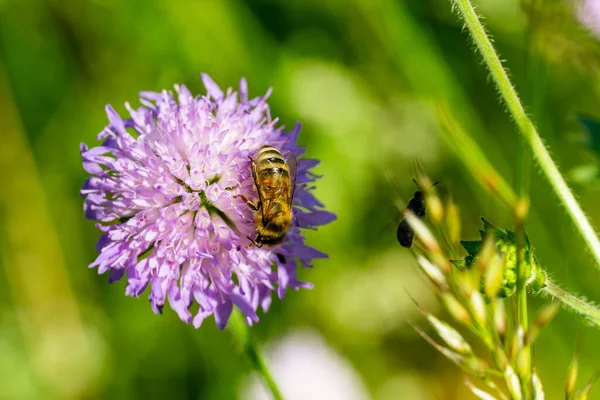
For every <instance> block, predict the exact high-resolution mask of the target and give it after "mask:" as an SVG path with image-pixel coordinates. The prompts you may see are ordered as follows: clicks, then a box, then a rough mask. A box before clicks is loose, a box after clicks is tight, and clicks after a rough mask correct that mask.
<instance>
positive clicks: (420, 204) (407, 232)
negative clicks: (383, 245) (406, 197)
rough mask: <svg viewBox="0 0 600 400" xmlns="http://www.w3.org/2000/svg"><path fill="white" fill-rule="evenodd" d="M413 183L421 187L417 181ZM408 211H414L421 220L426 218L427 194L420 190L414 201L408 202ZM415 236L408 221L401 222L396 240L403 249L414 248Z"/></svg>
mask: <svg viewBox="0 0 600 400" xmlns="http://www.w3.org/2000/svg"><path fill="white" fill-rule="evenodd" d="M413 182H415V184H416V185H417V186H419V184H418V183H417V181H415V180H414V179H413ZM438 183H439V182H436V183H434V184H433V185H431V187H434V186H435V185H437V184H438ZM406 209H407V210H410V211H412V212H413V213H414V214H415V215H416V216H417V217H419V218H420V219H424V218H425V194H424V193H423V191H422V190H420V189H419V190H417V191H416V192H415V194H414V196H413V197H412V199H410V201H409V202H408V206H406ZM414 236H415V233H414V232H413V230H412V228H411V227H410V225H409V224H408V221H406V220H405V219H403V220H402V221H400V224H399V225H398V230H397V231H396V238H398V242H399V243H400V245H401V246H402V247H406V248H410V246H412V244H413V240H414Z"/></svg>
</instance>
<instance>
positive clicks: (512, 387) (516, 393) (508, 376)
mask: <svg viewBox="0 0 600 400" xmlns="http://www.w3.org/2000/svg"><path fill="white" fill-rule="evenodd" d="M504 380H505V381H506V386H507V387H508V391H509V392H510V394H511V396H512V398H514V399H518V400H520V399H522V398H523V397H522V396H521V384H520V382H519V378H518V377H517V374H515V371H514V370H513V369H512V367H511V366H510V365H508V366H507V367H506V370H505V371H504Z"/></svg>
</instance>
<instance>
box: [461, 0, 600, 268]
mask: <svg viewBox="0 0 600 400" xmlns="http://www.w3.org/2000/svg"><path fill="white" fill-rule="evenodd" d="M452 1H453V2H454V4H455V5H456V6H457V8H458V10H459V12H460V15H461V16H462V18H463V19H464V21H465V24H466V26H467V28H468V29H469V32H470V33H471V36H472V37H473V40H474V42H475V44H476V45H477V48H478V49H479V52H480V53H481V55H482V57H483V60H484V61H485V63H486V65H487V67H488V69H489V71H490V74H491V76H492V79H493V80H494V82H495V84H496V87H497V88H498V91H499V92H500V95H501V97H502V99H503V100H504V103H505V104H506V106H507V108H508V111H509V113H510V114H511V116H512V118H513V119H514V121H515V123H516V125H517V127H518V128H519V133H520V134H521V135H522V137H523V139H524V140H525V142H527V144H528V145H529V147H530V148H531V151H532V153H533V156H534V157H535V159H536V161H537V162H538V164H539V166H540V169H541V170H542V172H543V174H544V175H545V176H546V178H547V179H548V181H549V182H550V185H551V186H552V189H553V190H554V192H555V193H556V195H557V196H558V198H559V200H560V202H561V203H562V205H563V207H564V208H565V210H566V212H567V214H568V215H569V217H570V218H571V219H572V221H573V224H574V225H575V227H576V228H577V230H578V231H579V233H580V234H581V236H582V237H583V239H584V241H585V243H586V245H587V247H588V248H589V250H590V251H591V253H592V256H593V257H594V260H595V262H596V268H597V269H598V270H599V271H600V240H598V236H597V235H596V232H595V231H594V229H593V228H592V225H591V224H590V222H589V221H588V219H587V217H586V216H585V214H584V212H583V210H582V209H581V207H580V206H579V203H578V202H577V200H576V199H575V196H574V195H573V193H572V192H571V190H570V189H569V187H568V186H567V183H566V182H565V180H564V178H563V177H562V175H561V173H560V171H559V170H558V167H557V166H556V164H555V163H554V161H553V160H552V157H551V156H550V153H549V152H548V150H547V149H546V147H545V146H544V143H543V142H542V139H541V138H540V135H539V134H538V132H537V129H536V127H535V126H534V124H533V123H532V122H531V120H530V119H529V117H528V116H527V114H526V113H525V110H524V109H523V105H522V104H521V100H520V99H519V96H518V95H517V92H516V90H515V88H514V87H513V85H512V82H511V81H510V79H509V78H508V74H507V72H506V69H505V68H504V67H503V66H502V63H501V62H500V58H499V57H498V54H497V53H496V51H495V50H494V46H493V45H492V42H491V41H490V39H489V37H488V36H487V34H486V32H485V29H484V28H483V25H482V24H481V22H480V21H479V18H478V16H477V13H476V12H475V10H474V9H473V5H472V4H471V2H470V1H469V0H452Z"/></svg>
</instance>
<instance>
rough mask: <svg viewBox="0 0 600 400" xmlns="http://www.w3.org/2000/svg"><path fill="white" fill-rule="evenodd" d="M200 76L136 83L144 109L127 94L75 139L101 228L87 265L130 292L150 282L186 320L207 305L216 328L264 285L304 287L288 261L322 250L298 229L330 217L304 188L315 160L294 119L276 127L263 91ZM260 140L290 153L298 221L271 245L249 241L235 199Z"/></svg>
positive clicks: (246, 216) (246, 187) (253, 313)
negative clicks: (99, 126)
mask: <svg viewBox="0 0 600 400" xmlns="http://www.w3.org/2000/svg"><path fill="white" fill-rule="evenodd" d="M202 81H203V82H204V86H205V87H206V89H207V92H208V94H207V95H205V96H195V97H194V96H193V95H192V94H191V93H190V91H189V90H188V89H187V88H186V87H185V86H178V85H176V86H175V91H176V95H175V94H174V93H172V92H170V91H166V90H165V91H163V92H161V93H154V92H142V93H141V94H140V103H141V104H142V106H141V107H139V108H137V109H134V108H132V107H131V106H130V105H129V104H127V103H126V104H125V106H126V108H127V110H128V111H129V114H130V116H129V117H128V118H122V117H120V116H119V114H117V112H116V111H115V110H114V109H113V108H112V107H111V106H107V107H106V113H107V115H108V120H109V124H108V126H107V127H106V128H105V129H104V130H103V131H102V132H100V134H99V135H98V140H100V141H102V144H101V145H100V146H97V147H92V148H88V147H87V146H86V145H85V144H82V145H81V155H82V157H83V167H84V169H85V170H86V171H87V172H88V173H89V174H91V177H90V178H88V179H87V180H86V181H85V183H84V184H83V187H82V189H81V194H82V196H84V197H85V203H84V210H85V216H86V218H88V219H91V220H94V221H98V224H97V227H98V228H99V229H100V230H101V231H102V232H103V234H102V236H101V237H100V239H99V240H98V243H97V246H96V249H97V251H98V253H99V255H98V258H97V259H96V260H95V261H94V262H93V263H92V264H91V265H90V267H97V268H98V272H99V273H100V274H103V273H105V272H108V274H109V280H110V282H115V281H118V280H120V279H121V278H122V277H123V276H126V277H127V286H126V294H127V295H129V296H135V297H137V296H140V295H141V294H142V293H143V292H144V291H146V289H147V288H148V286H150V289H149V299H150V303H151V305H152V308H153V310H154V312H155V313H160V312H162V309H163V307H164V305H165V303H166V302H167V300H168V302H169V304H170V306H171V308H173V309H174V310H175V311H176V312H177V314H178V315H179V317H180V318H181V319H182V320H183V321H184V322H186V323H190V322H192V323H193V324H194V326H195V327H199V326H200V325H201V324H202V322H203V321H204V319H205V318H206V317H208V316H210V315H212V314H214V316H215V321H216V323H217V326H218V327H219V328H223V327H224V326H225V325H226V324H227V320H228V318H229V315H230V314H231V312H232V308H233V306H234V305H235V306H236V307H238V308H239V309H240V310H241V311H242V312H243V313H244V314H245V315H246V317H247V318H246V319H247V321H248V323H252V322H256V321H258V316H257V310H258V308H259V307H261V308H262V309H263V311H265V312H266V311H267V309H268V308H269V305H270V303H271V293H272V292H273V291H276V292H277V295H278V296H279V298H282V297H283V295H284V293H285V291H286V289H287V288H292V289H299V288H308V287H311V285H310V284H309V283H306V282H301V281H299V280H298V279H297V278H296V269H297V266H298V264H300V265H302V266H303V267H310V265H311V262H312V260H313V259H315V258H325V257H327V255H326V254H324V253H322V252H320V251H318V250H316V249H313V248H311V247H308V246H306V245H305V244H304V237H303V236H302V233H301V230H300V228H309V229H315V228H316V227H318V226H319V225H323V224H326V223H329V222H331V221H333V220H334V219H335V215H333V214H332V213H330V212H328V211H325V210H324V209H323V204H321V203H320V202H319V201H318V200H317V199H316V198H315V197H314V196H313V195H312V194H311V192H310V189H311V184H312V182H314V181H315V179H316V178H317V176H316V175H314V174H312V173H311V172H310V169H311V168H312V167H314V166H315V165H317V164H318V160H311V159H303V158H300V157H301V156H302V154H303V153H304V149H303V148H302V147H299V146H298V145H297V142H296V141H297V138H298V133H299V130H300V126H299V125H296V126H295V127H294V129H292V131H291V132H289V133H286V132H284V131H283V129H282V128H277V127H276V124H277V119H271V116H270V112H269V106H268V104H267V98H268V96H269V93H267V94H266V95H265V96H262V97H257V98H254V99H248V91H247V83H246V81H245V80H244V79H242V80H241V82H240V89H239V93H236V92H234V91H233V90H232V89H228V90H227V91H226V92H225V93H224V92H223V91H222V90H221V89H220V88H219V86H218V85H217V84H216V83H214V82H213V81H212V80H211V79H210V78H209V77H208V76H207V75H202ZM265 144H269V145H272V146H275V147H276V148H278V149H279V150H280V151H281V152H282V154H283V155H284V156H285V157H287V156H288V155H289V154H294V155H295V156H296V158H298V172H297V179H296V189H295V196H294V220H295V223H294V224H293V226H292V228H291V229H290V230H289V231H288V233H287V235H286V240H285V242H284V243H283V244H282V245H280V246H278V247H275V248H268V247H261V248H258V247H256V246H253V245H252V246H248V245H249V244H250V240H249V239H248V238H249V237H252V238H253V237H255V235H256V234H255V224H254V215H253V212H252V211H251V210H250V209H249V208H248V207H247V205H246V204H245V203H244V201H243V200H242V199H241V198H238V197H235V195H237V194H244V195H246V196H247V197H248V198H250V199H257V194H256V190H255V188H254V182H253V180H252V174H251V170H250V160H249V158H248V157H249V156H255V154H256V152H257V151H258V150H259V149H260V148H261V147H262V146H263V145H265Z"/></svg>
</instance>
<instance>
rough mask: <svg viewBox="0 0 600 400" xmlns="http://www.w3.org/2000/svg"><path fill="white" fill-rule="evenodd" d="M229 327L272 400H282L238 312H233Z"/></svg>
mask: <svg viewBox="0 0 600 400" xmlns="http://www.w3.org/2000/svg"><path fill="white" fill-rule="evenodd" d="M229 324H230V326H231V332H232V333H233V337H234V338H235V339H236V341H237V342H238V343H239V345H240V346H241V350H242V352H243V353H245V354H246V356H247V357H248V360H249V361H250V363H251V364H252V366H253V367H254V369H255V370H256V371H257V372H258V373H259V374H260V375H261V376H262V377H263V379H264V380H265V382H266V384H267V386H268V387H269V390H270V391H271V394H273V398H274V399H275V400H283V396H282V395H281V392H280V391H279V388H278V387H277V384H276V383H275V380H274V379H273V376H272V375H271V371H269V368H268V367H267V363H266V361H265V358H264V356H263V354H262V350H261V348H260V346H259V345H258V343H256V341H255V340H254V339H253V338H252V335H251V332H250V327H249V326H248V324H246V321H244V316H243V315H242V314H241V313H240V312H239V311H238V310H234V311H233V313H232V314H231V318H230V320H229Z"/></svg>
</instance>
